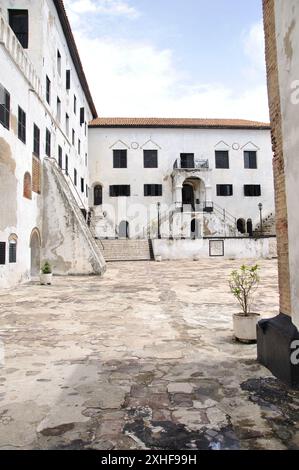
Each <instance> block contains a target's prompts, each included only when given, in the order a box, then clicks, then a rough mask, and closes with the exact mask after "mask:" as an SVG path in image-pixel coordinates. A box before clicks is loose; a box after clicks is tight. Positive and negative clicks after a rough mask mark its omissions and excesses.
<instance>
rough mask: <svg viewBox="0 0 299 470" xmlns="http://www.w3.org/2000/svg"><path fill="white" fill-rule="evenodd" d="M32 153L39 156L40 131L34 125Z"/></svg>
mask: <svg viewBox="0 0 299 470" xmlns="http://www.w3.org/2000/svg"><path fill="white" fill-rule="evenodd" d="M33 153H34V155H36V156H37V157H39V156H40V130H39V128H38V127H37V125H36V124H34V125H33Z"/></svg>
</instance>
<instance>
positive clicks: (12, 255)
mask: <svg viewBox="0 0 299 470" xmlns="http://www.w3.org/2000/svg"><path fill="white" fill-rule="evenodd" d="M9 262H10V263H16V262H17V238H16V236H15V235H13V236H11V237H9Z"/></svg>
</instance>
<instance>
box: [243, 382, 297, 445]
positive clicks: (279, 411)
mask: <svg viewBox="0 0 299 470" xmlns="http://www.w3.org/2000/svg"><path fill="white" fill-rule="evenodd" d="M241 389H242V390H244V391H247V392H249V400H250V401H251V402H253V403H255V404H257V405H259V406H260V407H261V410H262V412H263V413H262V415H263V417H264V419H266V420H267V422H268V423H269V425H270V427H271V429H272V431H273V433H274V435H275V436H276V437H277V438H278V439H279V440H281V441H282V442H283V443H284V445H285V446H286V447H287V448H288V449H292V450H298V449H299V447H298V444H297V442H292V439H293V438H294V437H295V435H296V432H297V427H298V422H299V391H296V390H292V389H289V388H288V387H287V386H286V385H284V384H283V383H282V382H280V381H279V380H277V379H275V378H272V377H269V378H259V379H249V380H247V381H246V382H243V383H242V384H241ZM269 412H270V414H269ZM271 412H274V413H275V415H274V416H273V415H272V416H271Z"/></svg>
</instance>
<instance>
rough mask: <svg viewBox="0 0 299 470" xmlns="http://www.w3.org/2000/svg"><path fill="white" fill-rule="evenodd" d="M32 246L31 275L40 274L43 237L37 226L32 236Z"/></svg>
mask: <svg viewBox="0 0 299 470" xmlns="http://www.w3.org/2000/svg"><path fill="white" fill-rule="evenodd" d="M30 248H31V267H30V274H31V276H38V275H39V273H40V262H41V259H40V250H41V239H40V234H39V231H38V229H37V228H35V229H34V230H33V231H32V233H31V237H30Z"/></svg>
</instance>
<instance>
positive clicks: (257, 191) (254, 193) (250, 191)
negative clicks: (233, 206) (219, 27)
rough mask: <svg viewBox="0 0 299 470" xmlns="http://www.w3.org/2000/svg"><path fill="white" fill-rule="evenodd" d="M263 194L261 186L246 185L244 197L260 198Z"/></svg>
mask: <svg viewBox="0 0 299 470" xmlns="http://www.w3.org/2000/svg"><path fill="white" fill-rule="evenodd" d="M261 194H262V192H261V185H260V184H244V196H250V197H258V196H261Z"/></svg>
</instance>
